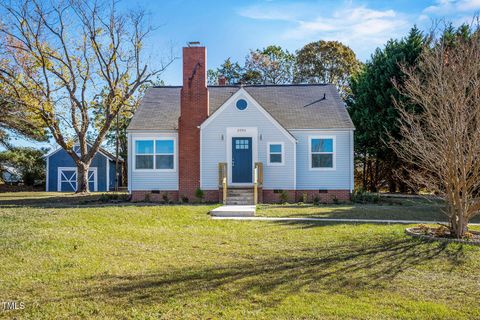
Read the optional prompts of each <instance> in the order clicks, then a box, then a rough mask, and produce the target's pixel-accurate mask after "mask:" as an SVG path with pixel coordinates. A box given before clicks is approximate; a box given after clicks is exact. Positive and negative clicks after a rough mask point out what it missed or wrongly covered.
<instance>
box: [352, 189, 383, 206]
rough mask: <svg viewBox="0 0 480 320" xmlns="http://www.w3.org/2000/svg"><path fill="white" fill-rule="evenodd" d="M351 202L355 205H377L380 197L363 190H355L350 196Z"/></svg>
mask: <svg viewBox="0 0 480 320" xmlns="http://www.w3.org/2000/svg"><path fill="white" fill-rule="evenodd" d="M352 202H355V203H379V202H380V196H379V195H378V194H376V193H371V192H368V191H365V190H363V189H361V188H360V189H357V190H355V192H354V193H353V195H352Z"/></svg>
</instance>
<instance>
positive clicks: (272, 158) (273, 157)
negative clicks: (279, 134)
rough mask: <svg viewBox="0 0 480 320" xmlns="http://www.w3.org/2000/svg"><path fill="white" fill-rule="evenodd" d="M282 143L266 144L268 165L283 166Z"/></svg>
mask: <svg viewBox="0 0 480 320" xmlns="http://www.w3.org/2000/svg"><path fill="white" fill-rule="evenodd" d="M283 158H284V156H283V143H269V144H268V164H269V165H281V164H283Z"/></svg>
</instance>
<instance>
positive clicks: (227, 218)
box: [212, 217, 480, 226]
mask: <svg viewBox="0 0 480 320" xmlns="http://www.w3.org/2000/svg"><path fill="white" fill-rule="evenodd" d="M212 219H215V220H247V221H299V222H302V221H305V222H306V221H311V222H340V223H341V222H345V223H385V224H419V223H423V224H438V223H443V224H445V223H447V222H446V221H418V220H380V219H332V218H300V217H299V218H292V217H212ZM469 225H472V226H478V225H480V223H469Z"/></svg>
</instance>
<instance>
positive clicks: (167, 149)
mask: <svg viewBox="0 0 480 320" xmlns="http://www.w3.org/2000/svg"><path fill="white" fill-rule="evenodd" d="M173 158H174V143H173V140H156V141H155V169H160V170H172V169H173V161H174V159H173Z"/></svg>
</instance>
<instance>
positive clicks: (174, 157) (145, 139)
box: [132, 136, 178, 172]
mask: <svg viewBox="0 0 480 320" xmlns="http://www.w3.org/2000/svg"><path fill="white" fill-rule="evenodd" d="M156 140H172V141H173V169H156V161H157V160H156V158H157V157H156V155H159V156H160V155H171V153H158V154H157V153H155V152H156V148H157V147H156V143H155V141H156ZM137 141H153V154H150V153H141V154H140V155H146V156H149V155H152V156H153V169H137V167H136V165H137V164H136V160H137V150H136V142H137ZM132 150H133V152H132V153H133V154H132V168H133V171H134V172H176V171H177V154H178V152H177V138H176V137H148V136H145V137H136V138H134V139H133V143H132Z"/></svg>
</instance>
